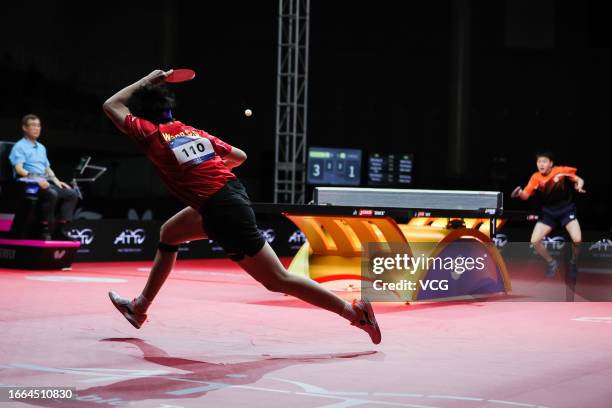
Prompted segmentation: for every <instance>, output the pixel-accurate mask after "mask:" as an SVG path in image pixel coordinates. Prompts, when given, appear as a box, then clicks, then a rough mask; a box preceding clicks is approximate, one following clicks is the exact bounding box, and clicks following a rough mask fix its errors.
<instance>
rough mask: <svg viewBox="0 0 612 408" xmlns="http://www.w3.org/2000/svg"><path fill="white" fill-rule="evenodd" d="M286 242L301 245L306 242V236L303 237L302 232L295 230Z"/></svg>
mask: <svg viewBox="0 0 612 408" xmlns="http://www.w3.org/2000/svg"><path fill="white" fill-rule="evenodd" d="M288 242H289V243H290V244H303V243H304V242H306V235H304V233H303V232H302V231H300V230H296V231H295V232H294V233H293V234H291V236H290V237H289V240H288Z"/></svg>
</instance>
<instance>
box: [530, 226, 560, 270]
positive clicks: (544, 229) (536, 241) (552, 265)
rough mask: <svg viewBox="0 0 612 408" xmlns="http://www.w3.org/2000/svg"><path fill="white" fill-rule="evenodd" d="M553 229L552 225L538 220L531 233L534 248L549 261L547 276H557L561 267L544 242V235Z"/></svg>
mask: <svg viewBox="0 0 612 408" xmlns="http://www.w3.org/2000/svg"><path fill="white" fill-rule="evenodd" d="M551 231H552V227H551V226H550V225H546V224H544V223H542V222H538V223H536V225H535V227H533V232H532V233H531V244H532V245H533V248H534V249H535V250H536V252H537V253H538V254H539V255H540V256H541V257H542V258H544V259H545V260H546V262H547V263H548V269H547V270H546V276H547V277H553V276H555V274H556V273H557V269H558V267H559V265H558V263H557V261H555V260H554V259H553V257H552V256H550V254H549V253H548V251H547V250H546V248H544V245H543V244H542V240H543V239H544V237H545V236H546V235H548V234H550V232H551Z"/></svg>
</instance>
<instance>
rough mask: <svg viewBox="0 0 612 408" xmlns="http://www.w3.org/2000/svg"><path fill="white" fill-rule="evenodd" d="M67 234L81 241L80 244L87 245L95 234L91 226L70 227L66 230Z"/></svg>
mask: <svg viewBox="0 0 612 408" xmlns="http://www.w3.org/2000/svg"><path fill="white" fill-rule="evenodd" d="M67 234H68V236H69V237H70V238H72V239H77V240H79V241H80V242H81V245H89V244H91V243H92V242H93V240H94V237H95V234H94V232H93V230H92V229H91V228H85V229H76V228H74V229H71V230H70V231H68V232H67Z"/></svg>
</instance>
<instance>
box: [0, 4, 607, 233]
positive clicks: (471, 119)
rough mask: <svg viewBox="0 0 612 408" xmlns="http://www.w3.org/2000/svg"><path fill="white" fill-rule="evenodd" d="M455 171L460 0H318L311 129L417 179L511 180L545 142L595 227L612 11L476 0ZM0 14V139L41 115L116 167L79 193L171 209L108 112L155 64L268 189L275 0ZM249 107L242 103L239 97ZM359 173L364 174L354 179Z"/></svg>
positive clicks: (119, 206)
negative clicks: (106, 105) (574, 180)
mask: <svg viewBox="0 0 612 408" xmlns="http://www.w3.org/2000/svg"><path fill="white" fill-rule="evenodd" d="M467 7H468V9H469V10H468V11H469V14H470V15H471V22H470V26H469V34H470V35H469V38H470V42H469V44H470V53H469V64H468V65H469V68H470V70H469V75H468V81H467V84H468V85H469V88H468V91H469V92H468V94H469V98H468V100H467V101H468V102H469V104H468V105H467V106H468V114H467V117H468V122H467V123H468V125H467V126H468V127H467V131H466V134H467V136H468V142H467V145H466V146H465V153H464V155H463V157H464V159H465V163H466V166H465V169H464V170H463V171H462V172H461V174H459V175H456V174H451V172H450V171H449V164H448V163H449V149H448V145H449V134H451V132H450V128H451V125H452V124H451V120H450V118H451V116H450V106H451V85H452V80H451V78H452V73H453V64H452V58H451V55H452V51H453V44H454V43H453V31H452V22H453V18H454V17H453V15H454V14H453V3H452V2H450V1H427V2H392V1H388V2H354V1H332V2H324V1H320V0H318V1H317V0H313V1H312V4H311V16H310V24H311V25H310V33H311V36H310V44H311V46H310V66H309V68H310V70H309V75H310V80H309V105H308V109H309V110H308V145H312V146H328V147H352V148H362V149H364V152H365V153H366V154H367V152H368V151H378V152H401V153H413V154H414V156H415V173H414V180H415V184H414V187H418V188H432V189H439V188H458V189H479V190H486V189H499V190H502V191H504V192H505V193H506V197H505V198H506V208H513V209H525V208H529V207H533V206H534V205H535V204H536V203H527V204H524V203H519V202H515V201H511V200H510V199H509V197H508V193H509V191H511V190H512V189H513V188H514V186H516V185H518V184H521V185H525V184H526V182H527V180H528V178H529V176H530V175H531V173H533V172H534V171H535V158H534V153H535V152H536V151H537V150H539V149H543V148H549V149H551V150H553V151H554V152H555V153H556V155H557V160H556V162H557V163H558V164H563V165H572V166H576V167H578V169H579V174H580V175H581V176H582V177H583V178H584V179H585V181H586V185H585V189H587V191H588V194H586V195H584V196H581V197H579V198H578V200H577V201H578V206H579V217H580V219H581V222H582V223H583V224H586V225H587V226H588V227H589V228H597V229H609V228H610V225H612V222H611V220H610V215H609V214H610V213H609V211H608V210H609V209H610V207H611V204H612V199H611V193H610V191H611V190H612V189H611V187H612V186H611V184H612V183H611V182H610V170H609V167H608V166H609V162H610V158H609V157H610V148H609V147H608V146H609V144H610V143H609V141H610V137H609V135H610V134H611V124H610V108H611V106H610V105H611V103H610V90H611V85H612V81H611V79H610V72H611V70H610V68H611V67H610V63H611V58H610V57H611V51H610V47H609V42H608V40H606V38H608V37H609V33H608V31H609V21H608V19H609V17H608V16H609V13H608V12H607V11H608V10H607V7H606V5H605V3H604V2H555V1H552V0H539V1H527V0H506V1H501V0H500V1H497V0H494V1H486V0H481V1H472V2H471V4H469V5H468V6H467ZM2 14H3V19H2V20H3V24H2V25H0V35H1V38H2V42H1V43H0V75H2V78H3V80H2V82H1V84H0V90H1V97H0V140H10V141H15V140H17V139H19V138H20V137H21V131H20V119H21V117H22V116H23V115H24V114H26V113H30V112H32V113H36V114H37V115H39V116H40V117H41V119H42V122H43V133H42V136H41V139H40V140H41V142H42V143H43V144H45V145H46V146H47V148H48V150H49V156H50V160H51V162H52V166H53V167H54V169H55V170H56V172H57V173H59V175H60V176H61V177H62V178H64V179H69V178H70V177H71V169H72V168H73V167H74V165H75V164H76V163H77V162H78V160H79V157H80V156H82V155H91V156H93V162H94V163H95V164H102V165H105V166H108V167H109V172H108V173H107V174H106V175H104V176H103V177H102V178H101V179H100V180H99V181H98V182H97V183H96V184H94V185H92V186H90V187H86V188H85V190H86V193H87V195H86V199H85V201H84V202H82V203H81V207H82V208H83V209H86V210H92V211H97V212H100V213H102V214H103V215H104V216H105V217H107V218H112V217H115V218H116V217H125V216H126V214H127V211H128V209H129V208H135V209H136V210H137V211H138V212H139V213H142V212H143V211H144V210H145V209H152V210H153V213H154V217H155V218H160V219H161V218H165V217H167V216H169V215H170V214H172V212H173V211H175V210H177V209H179V208H180V207H181V205H180V203H178V202H177V201H176V200H174V199H173V198H171V197H169V196H168V195H167V193H166V190H165V188H164V187H163V186H162V185H161V183H160V181H159V179H158V177H157V175H156V174H155V173H154V171H153V169H152V167H151V165H150V164H149V163H148V162H147V160H146V159H145V158H143V157H142V155H141V154H140V153H139V151H138V150H137V148H136V146H135V145H133V144H132V143H131V142H130V141H129V140H127V139H126V137H124V136H122V135H121V134H120V133H119V132H117V131H116V130H115V129H114V128H113V127H112V126H111V124H110V122H109V121H108V120H107V119H106V117H105V116H104V114H103V113H102V110H101V104H102V102H103V101H104V100H105V99H106V98H107V97H108V96H110V95H111V94H113V93H114V92H115V91H116V90H118V89H119V88H121V87H123V86H125V85H128V84H129V83H131V82H133V81H135V80H137V79H139V78H140V77H142V76H144V75H146V74H148V73H149V72H150V71H152V70H153V69H157V68H163V69H167V68H170V67H191V68H193V69H195V70H196V72H197V73H198V75H197V77H196V79H195V80H194V81H192V82H190V83H186V84H180V85H176V86H175V89H176V92H177V96H178V99H179V106H178V107H177V109H176V111H175V115H176V116H177V117H178V118H179V119H180V120H182V121H183V122H187V123H190V124H193V125H195V126H197V127H200V128H202V129H204V130H206V131H208V132H210V133H212V134H214V135H216V136H218V137H220V138H222V139H223V140H225V141H227V142H228V143H230V144H234V145H236V146H238V147H240V148H242V149H243V150H245V151H246V152H247V153H248V155H249V160H248V161H247V162H246V163H245V165H244V166H242V167H241V168H239V169H238V170H237V174H238V175H239V177H241V179H243V181H244V183H245V184H246V185H247V187H248V190H249V193H250V195H251V196H252V198H253V200H254V201H271V200H272V192H273V165H274V153H273V152H274V126H275V101H276V89H275V88H276V54H277V29H278V27H277V23H278V3H277V2H276V1H260V2H247V1H239V2H200V3H193V2H181V1H176V2H172V3H167V2H160V1H147V2H123V3H121V4H119V3H117V4H116V5H113V4H111V3H106V4H103V3H83V2H80V3H77V2H61V1H58V2H46V3H36V4H30V3H26V2H21V3H18V4H12V5H11V6H9V7H8V8H5V9H3V13H2ZM246 108H250V109H252V110H253V112H254V114H253V116H252V117H251V118H246V117H245V116H244V115H243V111H244V109H246ZM362 181H363V178H362Z"/></svg>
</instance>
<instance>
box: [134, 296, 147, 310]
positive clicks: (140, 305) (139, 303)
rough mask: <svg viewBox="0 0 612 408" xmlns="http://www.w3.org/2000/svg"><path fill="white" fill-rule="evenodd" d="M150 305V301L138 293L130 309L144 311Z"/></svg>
mask: <svg viewBox="0 0 612 408" xmlns="http://www.w3.org/2000/svg"><path fill="white" fill-rule="evenodd" d="M149 306H151V301H150V300H149V299H147V298H146V297H144V296H142V295H140V296H138V297H137V298H136V299H134V300H133V301H132V310H133V311H134V312H136V313H145V312H146V311H147V309H148V308H149Z"/></svg>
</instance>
